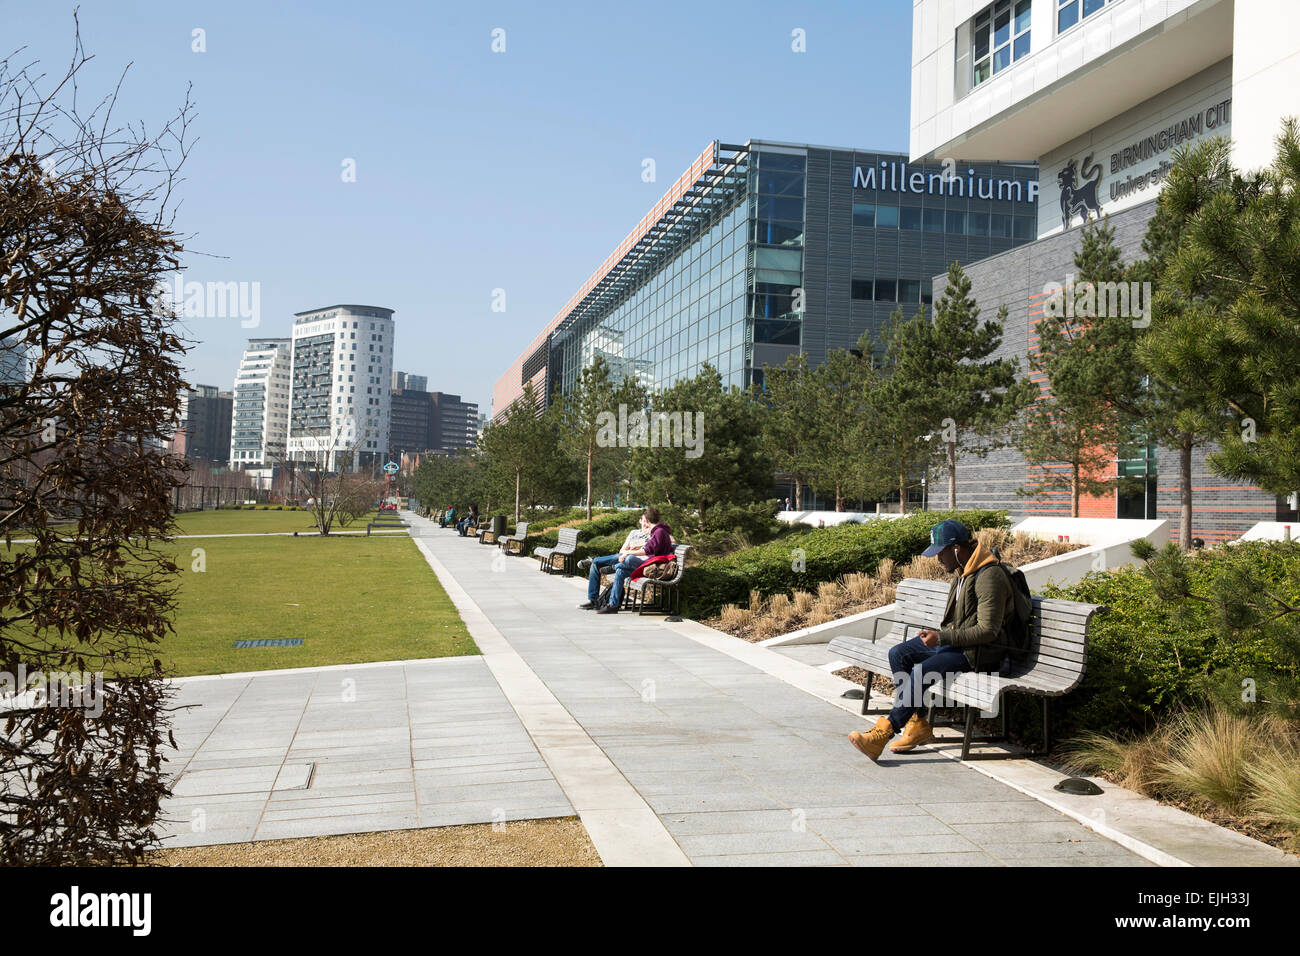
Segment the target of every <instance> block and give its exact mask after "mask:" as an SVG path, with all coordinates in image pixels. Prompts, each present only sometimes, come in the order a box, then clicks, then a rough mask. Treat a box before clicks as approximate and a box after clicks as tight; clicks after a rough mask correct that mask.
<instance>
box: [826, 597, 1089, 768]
mask: <svg viewBox="0 0 1300 956" xmlns="http://www.w3.org/2000/svg"><path fill="white" fill-rule="evenodd" d="M948 590H949V582H947V581H926V580H923V579H920V578H907V579H905V580H903V581H901V582H900V583H899V585H898V590H897V596H896V600H895V601H894V606H893V613H892V614H891V615H889V616H888V617H887V618H886V617H879V618H876V619H875V621H874V633H872V634H871V636H870V637H867V636H863V637H837V638H835V639H834V640H832V641H831V642H830V651H831V653H833V654H835V655H836V656H838V657H841V658H843V659H844V660H846V661H849V662H850V663H852V664H856V665H857V666H858V667H861V668H862V669H863V670H866V671H868V672H869V673H871V674H882V675H884V676H885V677H891V676H892V675H891V669H890V666H889V651H890V649H891V648H893V647H894V646H895V645H897V644H901V643H902V642H903V641H906V640H909V639H911V638H913V637H915V636H916V634H917V632H918V631H921V630H924V629H926V628H937V627H938V626H939V622H940V621H941V620H942V619H943V612H944V608H945V606H946V605H947V602H948ZM1033 601H1034V610H1033V616H1032V617H1031V619H1030V626H1029V631H1030V651H1029V654H1028V655H1027V656H1026V658H1025V660H1024V661H1022V662H1020V663H1018V664H1015V665H1013V666H1012V667H1011V668H1010V669H1009V670H1007V671H1006V672H1004V673H983V672H980V673H975V672H968V673H964V674H948V675H946V676H945V679H944V681H943V684H942V688H940V685H939V684H938V683H937V682H936V684H935V685H933V687H926V688H925V689H924V696H923V698H922V699H923V700H924V701H925V702H926V703H927V704H928V706H929V708H930V711H931V712H933V710H934V708H935V707H936V706H942V707H965V709H966V728H965V733H964V735H963V737H962V745H961V759H962V760H1005V759H1008V758H1015V759H1023V758H1025V757H1041V756H1044V755H1045V754H1046V753H1047V750H1048V748H1049V746H1050V745H1051V724H1050V722H1049V719H1048V710H1047V701H1048V698H1049V697H1060V696H1062V695H1063V694H1068V693H1069V692H1070V691H1072V690H1074V688H1076V687H1077V686H1079V683H1080V682H1081V681H1082V680H1083V673H1084V667H1085V665H1086V663H1087V658H1088V627H1089V624H1090V622H1091V620H1092V616H1093V615H1094V614H1097V613H1098V612H1102V611H1105V610H1107V609H1106V608H1105V607H1104V606H1103V605H1099V604H1084V603H1081V602H1078V601H1058V600H1054V599H1051V598H1042V597H1037V596H1035V597H1034V599H1033ZM1011 692H1019V693H1023V694H1030V695H1033V696H1036V697H1039V698H1041V699H1042V705H1043V743H1042V749H1041V750H1037V751H1033V752H1030V753H1027V754H1012V753H1005V754H998V753H981V754H972V753H971V752H970V746H971V744H972V743H991V742H994V741H998V740H1005V739H1006V733H1007V714H1006V708H1005V706H1003V702H1002V697H1003V695H1004V694H1008V693H1011ZM977 710H979V711H984V712H989V711H993V710H997V711H998V712H999V713H1000V715H1001V718H1002V733H1001V736H1000V737H978V738H977V737H974V736H973V735H972V731H973V730H974V723H975V712H976V711H977ZM888 712H889V711H888V710H887V709H885V710H872V709H871V687H870V683H868V686H867V687H866V689H865V691H864V693H863V697H862V713H864V714H886V713H888Z"/></svg>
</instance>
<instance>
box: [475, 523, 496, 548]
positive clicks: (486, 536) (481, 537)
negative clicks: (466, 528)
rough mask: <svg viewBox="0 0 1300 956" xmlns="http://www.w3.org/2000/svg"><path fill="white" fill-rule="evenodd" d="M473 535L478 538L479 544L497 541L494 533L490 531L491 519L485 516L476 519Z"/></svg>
mask: <svg viewBox="0 0 1300 956" xmlns="http://www.w3.org/2000/svg"><path fill="white" fill-rule="evenodd" d="M474 534H475V535H476V536H477V537H478V543H479V544H492V543H493V542H495V541H496V539H497V535H496V532H495V531H493V530H492V519H491V518H489V517H487V516H484V517H482V518H479V519H478V527H477V528H475V529H474Z"/></svg>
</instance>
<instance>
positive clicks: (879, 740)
mask: <svg viewBox="0 0 1300 956" xmlns="http://www.w3.org/2000/svg"><path fill="white" fill-rule="evenodd" d="M892 736H894V727H893V725H892V724H890V722H889V718H888V717H881V718H880V719H879V720H877V721H876V726H875V727H873V728H872V729H871V730H869V731H867V732H866V733H865V734H863V733H859V732H858V731H856V730H855V731H853V733H851V734H849V743H851V744H853V746H855V747H857V748H858V749H859V750H860V751H862V752H863V753H864V754H866V755H867V756H868V757H870V758H871V759H872V760H873V761H874V760H876V759H877V758H878V757H879V756H880V752H881V751H882V750H884V749H885V744H887V743H889V738H890V737H892Z"/></svg>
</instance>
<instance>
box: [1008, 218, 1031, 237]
mask: <svg viewBox="0 0 1300 956" xmlns="http://www.w3.org/2000/svg"><path fill="white" fill-rule="evenodd" d="M1013 228H1014V230H1015V236H1016V238H1017V239H1032V238H1034V217H1033V216H1016V222H1015V226H1014V227H1013Z"/></svg>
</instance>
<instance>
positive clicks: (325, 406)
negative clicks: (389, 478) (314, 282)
mask: <svg viewBox="0 0 1300 956" xmlns="http://www.w3.org/2000/svg"><path fill="white" fill-rule="evenodd" d="M393 337H394V325H393V310H392V309H384V308H380V307H378V306H371V305H331V306H327V307H325V308H323V309H313V310H311V311H310V312H299V313H297V315H295V317H294V326H293V343H292V356H293V373H292V379H291V383H290V398H289V409H290V411H289V458H290V459H291V460H294V461H304V462H312V463H315V464H318V465H319V466H320V467H323V468H324V469H326V470H327V471H337V470H338V469H339V468H340V466H342V467H350V468H352V469H360V468H370V467H372V466H373V465H375V464H376V463H378V464H382V463H383V462H382V461H381V459H383V458H384V456H385V455H386V454H387V453H388V448H387V445H388V428H389V418H390V415H391V395H392V393H391V383H392V374H393Z"/></svg>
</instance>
